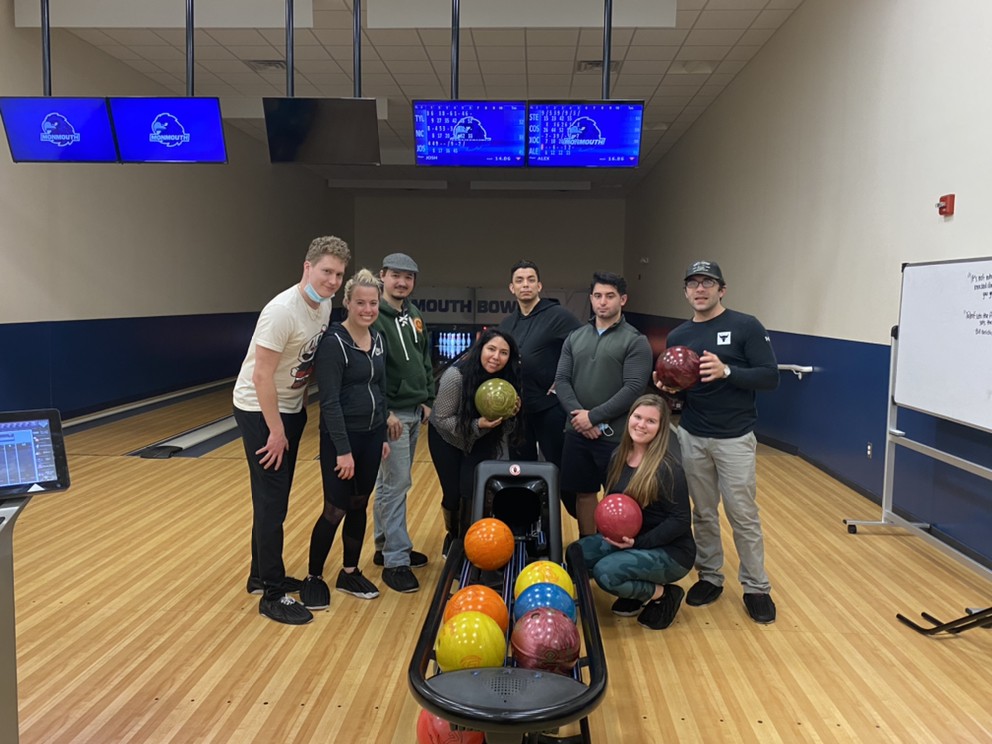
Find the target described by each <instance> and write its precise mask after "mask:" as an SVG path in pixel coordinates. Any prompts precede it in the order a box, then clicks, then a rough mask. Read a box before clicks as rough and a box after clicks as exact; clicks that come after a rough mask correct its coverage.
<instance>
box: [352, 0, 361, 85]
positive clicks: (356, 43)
mask: <svg viewBox="0 0 992 744" xmlns="http://www.w3.org/2000/svg"><path fill="white" fill-rule="evenodd" d="M353 11H354V16H355V17H354V19H353V25H354V39H353V40H352V44H351V47H352V50H353V51H352V56H353V57H354V71H353V75H354V77H355V98H361V97H362V0H353Z"/></svg>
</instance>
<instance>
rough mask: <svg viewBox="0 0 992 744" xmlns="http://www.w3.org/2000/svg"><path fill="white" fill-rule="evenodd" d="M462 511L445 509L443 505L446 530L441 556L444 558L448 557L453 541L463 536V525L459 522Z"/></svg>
mask: <svg viewBox="0 0 992 744" xmlns="http://www.w3.org/2000/svg"><path fill="white" fill-rule="evenodd" d="M460 511H461V510H460V509H445V508H444V507H443V506H442V507H441V516H443V517H444V529H445V530H446V533H445V535H444V544H443V545H442V547H441V557H442V558H444V559H447V557H448V550H449V548H451V543H452V542H454V541H455V539H456V538H458V537H460V536H461V535H460V529H461V525H460V524H459V520H460Z"/></svg>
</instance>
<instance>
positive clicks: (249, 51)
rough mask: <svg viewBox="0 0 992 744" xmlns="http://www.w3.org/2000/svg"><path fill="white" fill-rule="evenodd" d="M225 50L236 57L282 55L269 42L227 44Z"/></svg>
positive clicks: (250, 57) (249, 57)
mask: <svg viewBox="0 0 992 744" xmlns="http://www.w3.org/2000/svg"><path fill="white" fill-rule="evenodd" d="M227 50H228V51H229V52H230V53H231V54H233V55H234V56H235V57H237V58H238V59H283V55H282V54H281V53H280V52H277V51H276V50H275V48H274V47H272V46H271V45H269V44H264V45H263V44H259V45H251V46H240V45H230V44H229V45H228V46H227Z"/></svg>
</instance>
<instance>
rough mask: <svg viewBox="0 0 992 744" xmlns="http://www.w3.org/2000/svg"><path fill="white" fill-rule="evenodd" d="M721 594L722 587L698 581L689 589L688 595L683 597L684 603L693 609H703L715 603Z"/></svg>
mask: <svg viewBox="0 0 992 744" xmlns="http://www.w3.org/2000/svg"><path fill="white" fill-rule="evenodd" d="M721 594H723V587H722V586H717V585H716V584H714V583H712V582H710V581H705V580H704V579H700V580H699V581H697V582H696V583H695V584H693V585H692V586H691V587H689V593H688V594H686V595H685V603H686V604H687V605H691V606H693V607H705V606H706V605H708V604H713V603H714V602H716V601H717V600H718V599H719V598H720V595H721Z"/></svg>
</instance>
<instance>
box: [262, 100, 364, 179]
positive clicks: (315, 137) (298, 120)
mask: <svg viewBox="0 0 992 744" xmlns="http://www.w3.org/2000/svg"><path fill="white" fill-rule="evenodd" d="M262 107H263V108H264V110H265V133H266V135H267V137H268V140H269V160H270V161H271V162H273V163H307V164H311V165H379V163H380V155H379V119H378V116H377V115H376V105H375V99H374V98H263V99H262Z"/></svg>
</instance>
